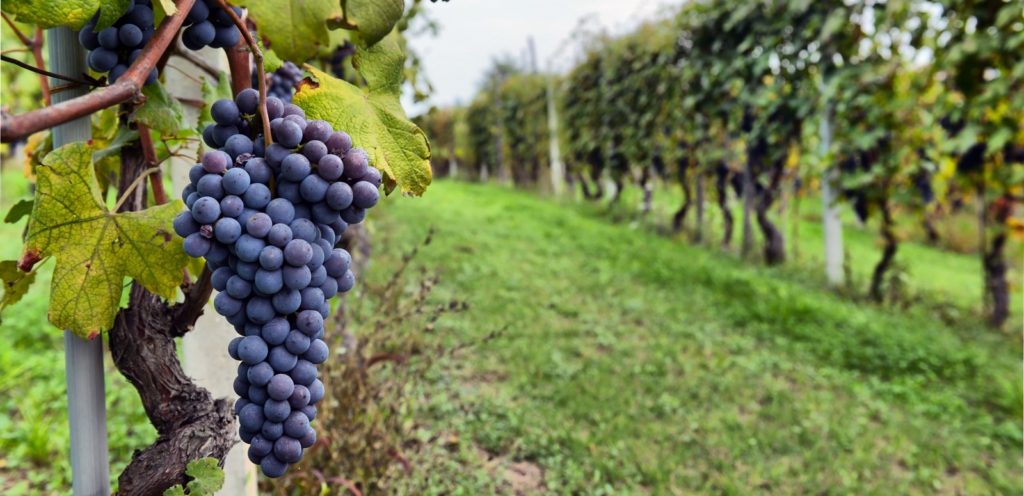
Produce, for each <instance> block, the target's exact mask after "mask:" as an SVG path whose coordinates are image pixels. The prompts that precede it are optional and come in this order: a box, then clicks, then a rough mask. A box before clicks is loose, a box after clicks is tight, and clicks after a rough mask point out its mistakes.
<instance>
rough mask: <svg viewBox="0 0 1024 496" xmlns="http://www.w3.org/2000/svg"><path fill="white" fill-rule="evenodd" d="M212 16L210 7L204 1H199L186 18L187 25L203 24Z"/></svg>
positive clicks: (193, 5)
mask: <svg viewBox="0 0 1024 496" xmlns="http://www.w3.org/2000/svg"><path fill="white" fill-rule="evenodd" d="M209 16H210V7H209V6H208V5H206V2H204V1H203V0H198V1H197V2H196V3H194V4H192V8H191V9H190V10H189V11H188V16H186V17H185V23H187V24H195V23H197V22H203V21H205V20H206V18H207V17H209Z"/></svg>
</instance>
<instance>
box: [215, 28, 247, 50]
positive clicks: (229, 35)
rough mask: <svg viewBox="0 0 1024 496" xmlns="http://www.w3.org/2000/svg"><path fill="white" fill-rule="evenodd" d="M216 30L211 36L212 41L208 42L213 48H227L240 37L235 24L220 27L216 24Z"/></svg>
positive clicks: (236, 42) (235, 43) (233, 44)
mask: <svg viewBox="0 0 1024 496" xmlns="http://www.w3.org/2000/svg"><path fill="white" fill-rule="evenodd" d="M216 29H217V31H216V33H215V35H214V37H213V41H211V42H210V46H212V47H214V48H228V47H233V46H235V45H237V44H238V40H240V39H241V38H242V34H241V33H239V32H238V28H236V27H235V26H228V27H222V26H217V28H216Z"/></svg>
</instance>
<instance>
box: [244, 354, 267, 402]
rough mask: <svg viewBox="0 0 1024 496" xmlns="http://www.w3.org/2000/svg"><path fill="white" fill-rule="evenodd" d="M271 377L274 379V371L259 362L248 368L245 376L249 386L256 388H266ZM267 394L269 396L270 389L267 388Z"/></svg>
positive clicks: (265, 363)
mask: <svg viewBox="0 0 1024 496" xmlns="http://www.w3.org/2000/svg"><path fill="white" fill-rule="evenodd" d="M272 377H274V369H273V368H272V367H271V366H270V364H269V363H267V362H260V363H257V364H256V365H253V366H252V367H249V371H248V372H247V373H246V375H245V378H246V379H247V380H248V381H249V384H253V385H256V386H266V385H267V383H269V382H270V380H271V378H272ZM267 393H268V395H269V393H270V388H267Z"/></svg>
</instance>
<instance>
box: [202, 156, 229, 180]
mask: <svg viewBox="0 0 1024 496" xmlns="http://www.w3.org/2000/svg"><path fill="white" fill-rule="evenodd" d="M202 163H203V170H205V171H206V172H209V173H211V174H223V173H224V171H226V170H227V169H228V167H230V166H231V156H230V155H228V154H227V153H224V152H222V151H220V150H213V151H209V152H206V153H204V154H203V159H202Z"/></svg>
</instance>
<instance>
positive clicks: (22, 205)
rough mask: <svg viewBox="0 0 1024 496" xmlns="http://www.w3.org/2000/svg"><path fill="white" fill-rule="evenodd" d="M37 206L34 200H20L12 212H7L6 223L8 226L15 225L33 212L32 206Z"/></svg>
mask: <svg viewBox="0 0 1024 496" xmlns="http://www.w3.org/2000/svg"><path fill="white" fill-rule="evenodd" d="M34 204H35V201H34V200H29V199H27V198H23V199H21V200H18V203H15V204H14V206H12V207H11V209H10V210H8V211H7V216H6V217H4V222H6V223H8V224H14V223H15V222H18V221H19V220H21V218H22V217H24V216H26V215H28V214H29V213H31V212H32V205H34Z"/></svg>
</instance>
